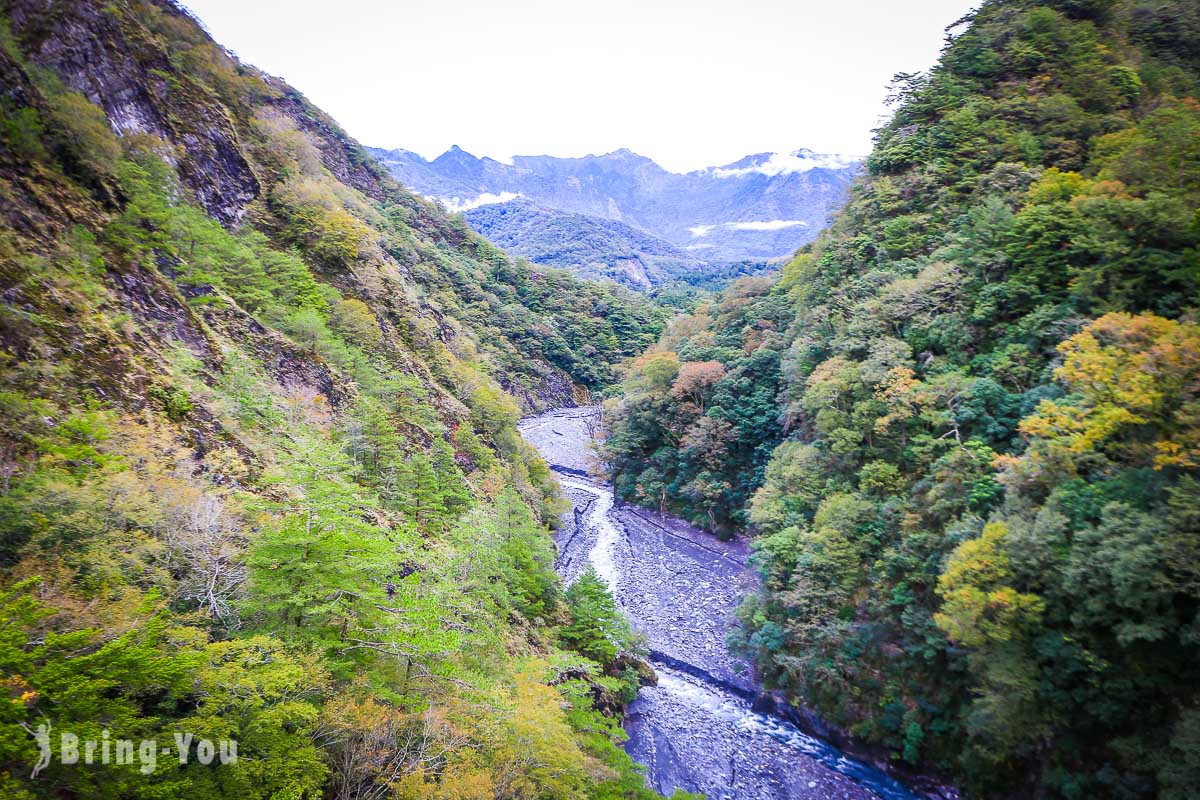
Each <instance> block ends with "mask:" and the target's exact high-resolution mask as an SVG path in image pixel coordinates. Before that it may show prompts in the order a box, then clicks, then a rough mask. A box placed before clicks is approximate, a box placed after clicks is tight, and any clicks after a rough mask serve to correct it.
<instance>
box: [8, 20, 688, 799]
mask: <svg viewBox="0 0 1200 800" xmlns="http://www.w3.org/2000/svg"><path fill="white" fill-rule="evenodd" d="M14 28H15V30H13V29H14ZM80 36H86V37H88V44H87V46H88V48H99V49H100V50H102V51H103V55H104V56H106V58H105V59H104V60H102V61H101V62H98V63H100V64H125V65H127V66H128V67H129V69H128V70H127V71H122V75H121V76H119V77H120V81H119V82H120V83H121V86H122V88H121V91H125V90H126V89H128V90H129V91H130V92H132V94H131V95H129V97H132V98H133V100H131V101H130V102H133V103H134V104H135V105H137V104H141V105H139V108H138V111H139V113H140V112H141V111H145V112H146V113H145V114H144V115H143V116H140V117H138V119H139V120H140V121H141V123H142V125H141V128H142V129H143V132H141V133H129V132H127V126H123V125H114V124H113V120H110V119H109V118H108V117H107V116H106V115H105V113H104V112H103V111H102V110H101V108H100V107H99V106H97V105H94V104H92V103H91V102H89V101H88V100H87V99H86V98H85V97H84V96H83V95H80V94H77V93H74V92H71V91H68V90H67V89H65V86H66V85H72V86H74V85H78V79H79V75H78V74H76V73H75V70H77V68H80V67H79V65H78V64H77V63H76V62H74V61H71V60H70V59H66V60H64V61H62V63H61V65H60V67H59V68H61V69H63V70H64V74H63V75H57V74H55V73H53V72H51V71H49V70H46V69H39V68H37V67H35V66H34V65H32V64H31V63H30V61H29V59H26V57H25V56H24V51H25V50H26V49H27V48H28V49H29V50H30V51H31V52H32V50H33V48H42V47H43V46H47V47H51V48H53V47H61V48H63V50H62V52H69V51H70V50H71V49H72V48H73V47H78V46H79V44H78V41H77V40H78V37H80ZM0 47H2V48H3V52H2V53H0V61H3V64H2V65H0V70H2V71H3V73H4V75H5V81H6V84H5V90H6V97H7V98H8V99H6V100H5V101H4V102H3V104H0V151H3V154H4V155H0V160H4V164H5V169H4V170H0V173H2V174H0V195H2V196H3V197H4V198H5V202H4V203H2V204H0V206H3V208H2V209H0V283H2V284H3V286H0V289H3V291H4V294H5V297H6V298H7V299H6V302H5V303H4V304H0V629H2V631H0V683H3V685H4V688H5V689H6V691H7V695H6V698H7V699H8V700H11V701H12V702H6V703H5V704H4V708H3V709H0V795H3V796H4V797H10V796H11V797H15V798H21V800H26V799H27V798H33V797H40V796H44V795H46V794H47V793H50V794H55V795H63V796H88V797H98V798H107V797H113V798H116V797H122V798H125V797H146V798H151V797H154V798H162V797H176V796H188V797H200V798H214V799H215V798H221V797H249V798H257V797H273V798H295V799H296V800H302V799H305V798H317V797H323V796H325V795H327V794H345V795H347V796H349V795H352V794H353V795H356V796H364V797H367V796H370V797H375V796H382V795H383V794H388V795H389V796H396V797H420V798H427V797H444V798H462V797H497V796H510V797H515V796H521V797H563V798H568V797H569V798H579V797H616V796H628V797H650V796H651V793H650V792H649V790H647V789H645V787H644V780H643V778H642V776H641V774H640V773H639V772H638V771H637V769H636V768H635V766H634V765H633V763H632V762H631V761H630V759H629V758H628V756H626V755H625V754H624V753H623V752H622V751H621V750H620V749H619V748H618V747H617V744H616V743H618V742H619V741H621V737H622V735H623V734H622V733H621V731H620V729H619V724H617V722H616V721H615V720H614V719H613V718H612V717H611V716H608V715H609V714H612V713H613V711H614V710H615V709H618V708H619V707H620V706H621V704H622V703H624V702H627V701H628V700H629V699H630V697H631V696H632V690H633V687H634V683H635V682H633V681H631V679H630V678H629V676H628V675H627V674H626V673H627V672H629V670H628V669H624V668H619V669H618V668H616V667H614V671H615V672H617V673H620V674H605V673H604V672H603V671H602V670H601V668H600V667H599V666H597V665H595V664H593V663H591V662H588V661H587V660H586V659H584V658H583V657H581V656H579V655H578V654H575V653H567V652H566V651H564V650H563V649H560V647H559V645H558V643H559V641H560V630H561V628H562V627H563V623H564V621H566V620H568V619H571V617H570V616H569V611H568V609H567V607H566V605H565V604H564V601H563V595H564V593H563V590H562V586H561V584H560V581H559V579H558V577H557V575H556V574H555V573H554V571H553V559H554V551H553V544H552V540H551V538H550V535H549V531H548V530H547V527H546V523H547V522H548V521H550V520H553V519H554V518H556V517H557V514H558V507H559V501H558V500H557V495H556V491H555V488H554V485H553V478H552V475H551V473H550V471H549V469H548V468H547V467H546V465H545V464H544V463H542V462H541V461H540V459H538V458H537V457H536V455H534V454H533V453H532V452H531V450H530V448H529V447H528V446H527V445H525V444H524V443H523V442H522V441H521V439H520V437H519V435H518V433H517V430H516V424H517V421H518V420H519V418H520V416H521V414H522V413H523V412H525V411H528V410H530V409H533V408H540V407H544V406H545V405H547V404H550V403H558V402H563V401H565V400H569V399H584V398H585V397H586V396H587V391H586V390H587V388H589V387H590V388H595V389H600V388H602V387H603V386H604V385H606V384H607V383H609V382H611V380H612V379H613V372H612V368H613V365H614V364H615V363H616V362H617V361H618V360H620V359H621V358H624V357H626V356H630V355H633V354H634V353H636V352H637V351H638V350H640V349H641V348H643V347H645V346H646V345H648V344H649V343H650V342H651V341H652V340H653V338H654V337H655V336H657V334H658V332H659V331H660V330H661V327H662V320H663V319H664V317H665V314H666V312H664V311H663V310H662V309H660V308H658V307H657V306H655V305H653V304H651V303H650V302H649V301H647V300H646V299H645V298H642V297H639V296H636V295H633V294H631V293H628V292H624V291H622V290H619V289H616V288H613V287H610V286H598V285H593V284H586V283H583V282H581V281H579V280H577V279H574V278H572V277H571V276H569V275H568V274H566V273H560V272H557V271H551V270H541V269H538V268H535V267H531V266H530V265H528V264H525V263H524V262H514V261H513V260H511V259H510V258H509V257H508V256H506V255H504V254H503V253H500V252H499V251H497V250H495V249H494V248H492V247H490V246H489V245H487V244H486V243H485V242H483V241H482V240H481V239H479V238H478V237H477V236H475V235H474V234H472V233H470V232H469V231H467V230H466V229H465V227H463V226H462V225H461V224H460V223H458V222H455V221H453V220H450V219H448V218H446V217H445V216H444V215H443V214H441V213H440V212H439V211H438V210H437V209H436V208H434V207H433V206H432V205H430V204H428V203H425V202H424V201H422V200H420V199H418V198H416V197H414V196H412V195H411V194H409V193H407V192H405V191H404V190H403V189H402V188H401V187H399V186H398V185H396V184H395V183H394V182H392V181H390V179H387V178H386V177H385V175H384V171H383V170H382V168H380V167H378V165H375V164H374V163H373V162H371V161H370V159H369V158H367V157H366V156H365V155H364V154H363V151H362V149H361V148H360V147H358V146H357V145H356V144H354V143H353V142H351V141H350V140H348V138H347V137H346V136H345V134H344V132H342V131H341V130H340V129H339V128H338V127H337V125H336V124H335V123H334V122H333V121H332V120H330V119H328V117H326V116H325V115H323V114H322V113H321V112H320V111H319V110H317V109H315V108H313V107H312V106H310V105H309V104H308V103H307V101H305V100H304V99H303V98H302V97H301V96H300V95H299V94H298V93H296V92H294V91H293V90H291V89H288V88H286V87H282V88H281V86H280V84H278V82H277V81H275V80H274V79H272V80H270V81H269V82H268V81H266V80H264V79H263V77H262V76H261V75H260V74H259V73H258V72H257V71H255V70H254V69H253V68H250V67H248V66H245V65H241V64H239V63H237V61H236V59H234V58H233V57H232V56H230V55H229V54H228V53H227V52H226V51H224V50H222V49H221V48H219V47H218V46H217V45H216V44H215V43H213V42H212V41H211V40H210V39H209V38H208V36H207V34H205V32H204V31H202V30H201V29H200V28H199V27H198V26H197V25H196V23H195V22H194V21H193V20H192V19H191V18H190V17H188V16H186V15H185V14H183V13H182V12H180V11H179V10H178V9H176V8H174V7H173V6H171V5H170V4H165V5H164V4H158V3H150V2H143V0H133V2H130V3H123V4H108V5H104V6H103V7H100V6H98V5H96V4H89V3H66V4H58V5H56V6H55V7H54V8H53V9H50V8H46V9H32V10H30V12H29V14H25V15H21V16H20V18H15V17H14V18H13V19H5V20H3V22H2V23H0ZM88 52H92V50H89V51H88ZM97 68H103V67H97ZM104 77H105V78H106V82H105V83H104V85H103V86H102V87H100V88H99V89H98V90H97V91H98V92H99V93H100V94H101V95H102V97H103V99H104V100H105V102H106V103H107V102H108V101H110V100H112V97H111V96H110V94H109V93H110V91H111V90H112V87H113V86H114V85H115V84H113V83H111V82H109V81H108V80H107V79H108V78H111V77H112V76H107V75H106V76H104ZM143 78H144V80H143ZM10 83H11V86H10ZM126 84H128V85H126ZM120 102H122V103H124V102H125V101H124V100H122V101H120ZM142 106H146V107H145V108H142ZM117 128H120V129H122V130H125V131H126V133H125V134H124V135H122V136H121V137H118V136H117V135H116V134H115V133H114V130H115V129H117ZM214 217H217V218H219V219H217V218H214ZM222 223H225V224H222ZM35 575H36V576H41V577H39V578H36V579H29V576H35ZM610 605H611V600H610ZM619 620H620V618H619V617H614V618H613V619H611V620H609V619H607V618H603V619H599V620H593V622H596V624H601V623H602V624H604V625H606V626H608V627H607V628H606V630H627V628H620V624H619ZM580 630H582V628H581V629H580ZM630 646H632V645H630ZM566 660H570V661H571V663H573V664H575V665H578V667H579V669H580V670H581V671H582V672H581V674H587V675H591V676H594V679H595V681H596V684H595V685H596V686H597V687H599V689H600V690H601V691H602V694H601V695H593V694H591V693H584V694H579V695H576V696H574V697H573V699H572V701H571V704H570V708H569V709H568V707H567V704H566V701H565V699H564V693H562V692H560V690H559V689H558V688H557V687H556V686H555V685H553V683H552V682H553V680H554V678H555V676H554V675H553V674H552V673H551V672H550V671H549V670H547V669H546V668H545V665H546V663H547V661H556V662H559V661H566ZM589 686H590V684H589ZM597 697H603V698H604V700H605V702H604V704H603V706H602V708H603V711H601V710H598V707H600V703H599V701H598V700H597V699H596V698H597ZM43 721H45V722H49V723H52V724H53V725H54V732H55V733H57V732H58V731H72V732H75V733H77V734H78V735H80V736H81V737H84V738H88V737H92V738H100V737H101V735H102V733H103V731H105V730H107V731H108V733H109V735H110V738H112V739H118V738H122V739H124V738H129V739H132V740H134V741H136V742H138V743H140V741H141V740H142V739H146V738H149V739H159V740H160V744H166V745H170V746H172V747H174V745H175V743H174V740H173V736H174V733H175V732H180V733H184V734H191V735H192V736H193V737H194V738H197V739H199V738H208V739H213V740H219V739H232V740H236V741H237V743H238V749H239V756H240V758H239V761H238V763H237V764H225V765H205V764H200V763H196V762H195V761H193V762H192V763H189V764H188V765H186V766H184V765H180V764H178V763H177V762H176V760H175V759H174V758H165V757H161V756H160V757H159V759H158V764H157V769H156V770H155V771H154V772H153V773H152V774H144V773H143V772H142V771H140V769H139V767H140V766H141V765H140V763H139V762H138V761H136V760H135V761H134V763H133V764H122V765H119V766H118V765H109V766H107V767H104V768H100V767H98V766H96V765H91V766H88V765H74V766H72V765H65V764H60V763H58V762H57V760H56V761H55V762H54V763H53V764H52V765H51V766H49V767H48V768H47V769H46V770H45V771H44V772H42V773H41V774H40V775H39V776H38V778H37V779H36V780H31V779H29V778H28V777H27V776H28V775H29V771H30V768H31V765H32V763H33V762H34V760H35V759H36V757H37V747H36V745H35V742H34V740H33V738H32V737H31V736H30V735H29V729H31V728H36V726H37V724H39V723H40V722H43ZM593 778H595V780H593Z"/></svg>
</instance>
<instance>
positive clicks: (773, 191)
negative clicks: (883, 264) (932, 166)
mask: <svg viewBox="0 0 1200 800" xmlns="http://www.w3.org/2000/svg"><path fill="white" fill-rule="evenodd" d="M372 152H373V153H374V154H375V155H377V156H378V157H379V159H380V161H381V162H382V163H384V164H385V165H386V166H387V167H388V168H389V169H390V170H391V171H392V174H393V175H395V176H396V177H397V178H398V179H399V180H400V181H401V182H403V183H404V184H405V185H406V186H408V187H410V188H411V189H413V190H414V191H417V192H419V193H421V194H423V195H425V196H427V197H434V198H438V199H440V200H441V201H442V202H443V203H444V204H445V205H446V207H447V208H449V209H450V210H455V211H458V210H461V211H467V210H470V209H471V208H475V207H478V206H480V205H483V204H485V203H494V202H503V201H506V200H512V199H516V198H518V197H520V198H524V199H526V200H529V201H531V202H533V203H536V204H537V205H539V206H544V207H546V208H550V209H555V210H558V211H565V212H570V213H572V214H582V215H586V216H589V217H598V218H601V219H607V220H615V221H617V222H623V223H625V224H626V225H629V226H631V227H633V228H636V229H638V230H640V231H644V232H646V233H648V234H650V235H652V236H654V237H657V238H659V239H664V240H666V241H667V242H669V243H671V244H672V245H674V246H675V247H677V248H679V249H681V250H683V251H684V252H686V253H688V254H689V255H690V256H692V257H694V258H697V259H702V260H704V261H706V262H710V263H713V264H721V263H728V262H735V261H746V260H756V261H765V260H768V259H771V258H776V257H780V256H785V255H788V254H790V253H791V252H792V251H793V250H795V249H796V248H797V247H799V246H800V245H802V244H804V243H806V242H809V241H812V239H813V237H815V236H816V234H817V231H819V230H820V229H821V228H822V227H823V226H824V225H825V223H826V220H827V219H828V217H829V215H830V213H831V212H832V211H833V210H834V209H836V208H837V207H838V206H839V205H841V203H842V202H843V201H844V199H845V196H846V188H847V187H848V185H849V183H850V181H851V180H852V178H853V176H854V174H855V172H856V171H857V169H858V167H859V165H860V162H859V161H858V160H856V159H853V158H849V157H846V156H831V155H819V154H816V153H812V152H810V151H808V150H797V151H796V152H794V153H760V154H757V155H753V156H746V157H745V158H743V159H741V160H739V161H737V162H735V163H733V164H727V165H726V166H724V167H710V168H708V169H703V170H697V171H695V172H689V173H687V174H686V175H680V174H676V173H672V172H668V171H667V170H665V169H663V168H662V167H660V166H659V165H658V164H656V163H654V162H653V161H651V160H650V159H648V158H645V157H643V156H639V155H637V154H636V153H631V152H630V151H628V150H618V151H617V152H615V153H608V154H606V155H601V156H584V157H582V158H553V157H550V156H515V157H514V158H513V159H512V163H511V164H503V163H500V162H499V161H495V160H493V159H490V158H476V157H475V156H473V155H471V154H470V153H467V152H465V151H463V150H461V149H460V148H458V147H454V148H452V149H450V150H448V151H447V152H445V153H443V154H442V155H441V156H439V157H438V158H436V159H434V160H433V161H426V160H425V159H423V158H422V157H421V156H419V155H417V154H416V153H411V152H409V151H407V150H391V151H384V150H372Z"/></svg>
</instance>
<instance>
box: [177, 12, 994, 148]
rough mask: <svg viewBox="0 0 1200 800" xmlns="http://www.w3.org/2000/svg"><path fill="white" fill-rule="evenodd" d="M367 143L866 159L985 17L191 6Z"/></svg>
mask: <svg viewBox="0 0 1200 800" xmlns="http://www.w3.org/2000/svg"><path fill="white" fill-rule="evenodd" d="M188 5H189V7H190V8H191V9H192V10H193V11H194V12H195V13H196V14H197V15H198V16H199V17H200V18H201V19H202V20H203V21H204V22H205V24H206V25H207V26H208V28H209V30H210V31H211V32H212V34H213V36H214V37H215V38H216V39H217V41H218V42H220V43H221V44H223V45H225V46H227V47H229V48H231V49H232V50H233V51H235V52H236V53H237V54H238V55H239V56H240V57H241V58H242V59H243V60H244V61H247V62H249V63H251V64H254V65H256V66H258V67H259V68H261V69H263V70H265V71H267V72H269V73H272V74H275V75H278V76H280V77H282V78H284V79H285V80H287V81H288V82H289V83H290V84H292V85H293V86H295V87H296V88H297V89H299V90H300V91H302V92H304V94H305V95H307V96H308V98H309V99H310V100H312V101H313V102H314V103H316V104H317V105H318V106H320V107H321V108H323V109H324V110H325V111H327V112H329V113H330V114H332V115H333V117H334V118H335V119H337V120H338V122H340V123H341V124H342V125H343V126H344V127H345V128H346V129H347V130H348V131H349V132H350V134H351V135H352V136H354V137H355V138H357V139H358V140H359V141H361V142H363V143H364V144H369V145H375V146H379V147H388V148H392V147H404V148H407V149H409V150H415V151H417V152H419V153H421V154H422V155H424V156H426V157H433V156H436V155H438V154H439V153H441V152H442V151H444V150H446V149H447V148H448V147H449V146H450V145H452V144H458V145H459V146H461V147H462V148H464V149H465V150H468V151H470V152H472V153H474V154H476V155H480V156H483V155H488V156H492V157H493V158H498V159H505V158H507V157H508V156H511V155H514V154H518V155H539V154H547V155H556V156H578V155H584V154H586V153H606V152H610V151H612V150H616V149H619V148H621V147H628V148H629V149H631V150H633V151H635V152H638V153H641V154H642V155H646V156H649V157H651V158H653V159H654V160H656V161H658V162H659V163H660V164H662V165H663V166H664V167H667V168H668V169H672V170H676V171H685V170H690V169H696V168H699V167H702V166H713V165H720V164H726V163H729V162H731V161H734V160H736V159H738V158H740V157H741V156H743V155H747V154H749V153H758V152H766V151H771V152H780V151H790V150H795V149H797V148H800V147H807V148H809V149H812V150H816V151H818V152H828V153H851V154H865V153H867V152H869V151H870V141H871V133H870V132H871V129H872V128H874V127H877V126H878V124H879V123H880V121H881V120H882V119H883V117H884V114H885V113H886V112H885V108H884V105H883V98H884V95H885V94H886V85H887V83H888V81H889V80H890V79H891V77H892V75H893V74H895V73H896V72H900V71H910V72H911V71H916V70H921V69H927V68H928V67H930V66H932V65H933V63H934V62H935V61H936V60H937V56H938V52H939V50H940V48H941V45H942V38H943V29H944V28H945V27H946V26H947V25H949V24H950V23H952V22H954V21H955V20H957V19H958V18H959V17H961V16H962V15H963V14H964V13H966V12H967V11H968V10H970V9H971V8H972V7H974V6H975V5H977V0H910V2H904V3H899V2H894V0H792V1H791V2H788V0H740V2H738V1H737V0H692V2H669V1H667V0H642V1H641V2H637V0H502V1H501V2H488V0H457V1H456V0H399V2H386V1H385V0H341V2H329V1H328V0H189V2H188Z"/></svg>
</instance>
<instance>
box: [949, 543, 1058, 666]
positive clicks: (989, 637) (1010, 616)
mask: <svg viewBox="0 0 1200 800" xmlns="http://www.w3.org/2000/svg"><path fill="white" fill-rule="evenodd" d="M1007 535H1008V528H1007V527H1006V526H1005V525H1004V524H1003V523H999V522H993V523H991V524H990V525H988V526H986V527H985V528H984V529H983V535H982V536H980V537H979V538H978V539H972V540H971V541H968V542H963V543H962V544H961V545H959V546H958V547H957V548H956V549H955V550H954V552H953V553H951V555H950V560H949V562H948V563H947V564H946V569H945V571H944V572H943V573H942V575H941V577H939V578H938V594H939V595H941V597H942V610H941V611H940V612H939V613H937V614H934V617H933V618H934V622H936V623H937V626H938V627H939V628H941V629H942V630H943V631H945V632H946V635H947V636H949V637H950V638H951V639H953V640H955V641H957V642H961V643H962V644H964V645H967V646H968V647H981V646H983V645H985V644H987V643H989V642H1006V641H1010V640H1012V639H1013V638H1014V637H1015V636H1016V635H1017V634H1018V633H1019V632H1020V631H1021V630H1023V629H1025V628H1028V627H1030V626H1032V625H1034V624H1036V623H1037V622H1038V621H1039V620H1040V619H1041V615H1042V612H1043V611H1044V610H1045V603H1044V602H1043V601H1042V599H1041V598H1040V597H1038V596H1037V595H1035V594H1023V593H1021V592H1018V591H1017V590H1016V589H1014V588H1013V587H1011V586H1008V585H1006V584H1005V583H1004V581H1005V580H1006V579H1007V578H1008V577H1009V574H1010V570H1009V561H1008V553H1007V552H1006V551H1005V549H1004V540H1005V537H1006V536H1007Z"/></svg>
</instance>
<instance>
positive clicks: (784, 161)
mask: <svg viewBox="0 0 1200 800" xmlns="http://www.w3.org/2000/svg"><path fill="white" fill-rule="evenodd" d="M859 160H860V159H859V157H858V156H846V155H837V154H821V153H814V152H812V151H811V150H796V151H795V152H792V153H771V154H770V155H769V156H768V157H767V160H766V161H763V162H761V163H758V164H751V165H750V166H748V167H714V168H713V171H712V174H713V175H715V176H716V177H718V178H740V177H742V176H743V175H751V174H759V175H766V176H767V177H770V178H774V177H776V176H777V175H790V174H792V173H797V172H808V171H809V170H813V169H843V168H845V167H848V166H850V165H851V164H853V163H854V162H855V161H859Z"/></svg>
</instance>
